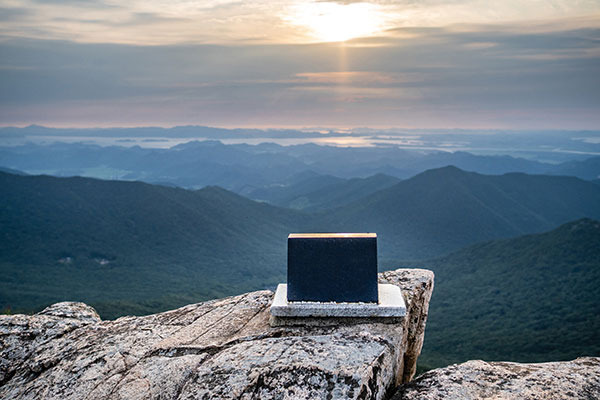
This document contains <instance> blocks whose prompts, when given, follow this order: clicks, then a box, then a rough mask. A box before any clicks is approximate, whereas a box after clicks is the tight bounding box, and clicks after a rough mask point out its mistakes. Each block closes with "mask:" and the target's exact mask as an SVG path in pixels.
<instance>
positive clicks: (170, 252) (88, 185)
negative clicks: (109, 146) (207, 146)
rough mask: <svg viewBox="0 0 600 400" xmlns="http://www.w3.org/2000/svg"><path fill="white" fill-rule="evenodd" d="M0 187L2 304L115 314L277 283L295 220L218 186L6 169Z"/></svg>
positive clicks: (287, 213) (289, 213) (282, 277)
mask: <svg viewBox="0 0 600 400" xmlns="http://www.w3.org/2000/svg"><path fill="white" fill-rule="evenodd" d="M0 187H2V196H1V199H0V204H1V207H0V226H1V227H2V228H1V234H2V240H1V241H0V255H1V256H0V266H1V271H2V276H3V279H2V280H1V282H0V304H1V306H0V308H2V307H6V306H12V307H13V308H15V309H25V310H30V309H33V308H36V307H40V306H43V305H47V304H49V303H52V302H54V301H59V300H65V299H78V300H82V301H87V302H90V303H91V304H94V305H95V306H96V307H98V309H99V312H101V313H103V314H104V315H105V316H110V317H112V316H116V315H122V314H125V313H147V312H150V311H157V309H166V308H169V307H173V306H176V305H181V304H185V303H186V302H190V301H199V300H206V299H210V298H215V297H221V296H225V295H231V294H234V293H240V292H243V291H247V290H250V289H260V288H264V287H266V286H269V285H275V284H277V283H278V282H281V281H283V280H285V265H286V258H285V257H286V237H287V234H288V233H289V232H290V231H294V230H298V229H299V228H298V226H299V223H300V219H299V216H298V215H297V214H296V213H294V212H293V211H288V210H284V209H280V208H275V207H272V206H269V205H267V204H260V203H256V202H253V201H250V200H248V199H246V198H244V197H241V196H238V195H235V194H233V193H231V192H228V191H226V190H223V189H221V188H218V187H207V188H205V189H202V190H198V191H189V190H184V189H177V188H168V187H163V186H155V185H149V184H145V183H141V182H122V181H101V180H95V179H89V178H54V177H48V176H17V175H11V174H6V173H0ZM15 299H18V301H16V300H15Z"/></svg>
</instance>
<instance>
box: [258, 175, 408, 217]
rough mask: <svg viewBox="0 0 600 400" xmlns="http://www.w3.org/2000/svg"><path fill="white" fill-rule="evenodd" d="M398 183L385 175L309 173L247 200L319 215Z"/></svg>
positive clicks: (262, 189) (262, 190)
mask: <svg viewBox="0 0 600 400" xmlns="http://www.w3.org/2000/svg"><path fill="white" fill-rule="evenodd" d="M398 182H400V179H398V178H394V177H393V176H389V175H384V174H377V175H373V176H370V177H368V178H353V179H343V178H337V177H335V176H331V175H319V174H316V173H311V172H307V173H303V174H299V175H298V176H295V177H293V178H292V179H291V183H290V184H289V185H272V186H269V187H265V188H260V189H256V190H253V191H251V192H250V193H247V194H246V196H247V197H249V198H251V199H254V200H257V201H266V202H267V203H270V204H274V205H277V206H280V207H286V208H293V209H298V210H306V211H316V210H326V209H330V208H335V207H340V206H343V205H345V204H348V203H352V202H353V201H355V200H358V199H361V198H363V197H366V196H368V195H370V194H372V193H375V192H377V191H379V190H382V189H385V188H388V187H390V186H393V185H395V184H396V183H398Z"/></svg>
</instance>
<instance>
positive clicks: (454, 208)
mask: <svg viewBox="0 0 600 400" xmlns="http://www.w3.org/2000/svg"><path fill="white" fill-rule="evenodd" d="M301 178H302V177H299V182H302V181H303V179H301ZM305 178H306V177H305ZM378 179H382V180H383V181H386V182H388V183H389V179H388V177H381V176H380V177H375V178H372V180H373V181H376V182H377V180H378ZM355 182H358V183H357V185H358V186H361V185H362V186H364V185H365V183H369V185H370V184H371V180H357V181H352V180H349V181H336V182H333V183H332V184H333V185H334V187H335V185H340V186H337V188H338V189H340V188H341V190H333V191H332V192H331V193H330V194H327V193H324V194H323V195H322V196H323V198H326V197H327V196H328V195H330V196H331V197H330V200H329V201H337V200H335V199H340V198H341V197H343V196H347V197H352V196H355V198H356V200H354V201H352V202H349V203H347V204H344V205H341V206H340V207H337V208H333V209H328V210H326V211H317V212H311V213H309V212H306V211H302V212H300V211H295V210H290V209H285V208H279V207H274V206H271V205H268V204H264V203H259V202H255V201H252V200H249V199H247V198H244V197H241V196H239V195H236V194H234V193H231V192H229V191H226V190H224V189H221V188H217V187H207V188H204V189H201V190H197V191H190V190H184V189H179V188H172V187H166V186H159V185H149V184H145V183H141V182H123V181H101V180H96V179H89V178H54V177H49V176H18V175H13V174H7V173H1V172H0V188H1V189H0V191H1V194H2V195H1V196H0V226H1V229H0V234H1V235H2V240H1V241H0V272H1V273H2V276H3V279H2V280H0V309H2V308H5V307H7V306H11V307H12V308H13V309H15V310H23V311H26V310H33V309H36V308H39V307H42V306H44V305H47V304H49V303H51V302H54V301H59V300H65V299H71V300H73V299H74V300H82V301H86V302H88V303H90V304H92V305H94V306H96V307H97V308H98V310H99V311H100V312H101V313H102V314H103V316H104V317H115V316H118V315H123V314H127V313H147V312H151V311H158V310H162V309H167V308H171V307H175V306H178V305H182V304H185V303H189V302H193V301H200V300H206V299H209V298H214V297H220V296H225V295H231V294H235V293H240V292H244V291H249V290H255V289H261V288H265V287H274V286H275V285H276V284H277V283H278V282H283V281H285V266H286V237H287V234H288V233H289V232H306V231H317V232H318V231H323V232H331V231H334V232H335V231H338V232H339V231H370V232H377V233H378V235H379V254H380V260H381V261H382V263H385V261H386V260H411V259H424V258H428V257H436V256H441V255H443V254H444V253H447V252H450V251H455V250H457V249H459V248H460V247H463V246H466V245H469V244H473V243H476V242H480V241H483V240H490V239H498V238H505V237H511V236H515V235H520V234H525V233H534V232H541V231H544V230H548V229H552V228H555V227H556V226H558V225H559V224H562V223H565V222H567V221H571V220H575V219H578V218H582V217H589V218H595V219H600V185H596V184H594V183H591V182H587V181H583V180H580V179H577V178H571V177H554V176H531V175H525V174H506V175H502V176H486V175H480V174H477V173H470V172H465V171H462V170H459V169H457V168H455V167H446V168H441V169H436V170H430V171H427V172H425V173H422V174H419V175H417V176H415V177H414V178H411V179H407V180H404V181H401V182H399V183H396V184H393V185H392V186H390V187H388V188H386V189H382V190H379V191H376V192H374V193H371V194H368V191H367V190H364V192H365V197H362V198H359V197H360V196H359V195H360V193H357V192H356V191H352V190H353V189H352V188H354V186H353V185H354V184H355ZM386 184H387V183H386ZM318 190H324V188H323V189H318ZM359 192H360V191H359ZM344 193H346V194H345V195H344ZM309 199H310V198H309ZM315 199H316V197H315ZM317 203H318V201H316V202H315V203H314V204H317ZM315 207H316V205H315Z"/></svg>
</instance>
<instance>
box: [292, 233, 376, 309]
mask: <svg viewBox="0 0 600 400" xmlns="http://www.w3.org/2000/svg"><path fill="white" fill-rule="evenodd" d="M287 285H288V286H287V297H288V301H290V302H293V301H319V302H331V301H333V302H364V303H377V300H378V292H377V235H376V234H374V233H361V234H356V233H355V234H339V233H336V234H290V235H289V236H288V278H287Z"/></svg>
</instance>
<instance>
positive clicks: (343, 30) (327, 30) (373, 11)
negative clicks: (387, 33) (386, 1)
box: [290, 2, 384, 42]
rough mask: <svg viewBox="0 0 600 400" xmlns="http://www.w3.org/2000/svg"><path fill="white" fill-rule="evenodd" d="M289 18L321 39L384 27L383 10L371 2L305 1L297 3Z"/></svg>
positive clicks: (358, 34) (338, 39) (337, 38)
mask: <svg viewBox="0 0 600 400" xmlns="http://www.w3.org/2000/svg"><path fill="white" fill-rule="evenodd" d="M290 20H291V22H293V23H294V24H295V25H299V26H301V27H304V28H308V30H309V32H308V33H309V34H310V36H312V37H313V38H314V39H316V40H318V41H322V42H343V41H346V40H350V39H354V38H358V37H365V36H372V35H374V34H376V33H378V32H380V31H381V30H383V29H384V14H383V13H382V12H381V11H380V10H379V9H378V8H377V6H376V5H374V4H371V3H350V4H339V3H334V2H318V3H312V2H310V3H309V2H303V3H301V4H298V5H297V7H295V9H294V12H293V15H291V16H290Z"/></svg>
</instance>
